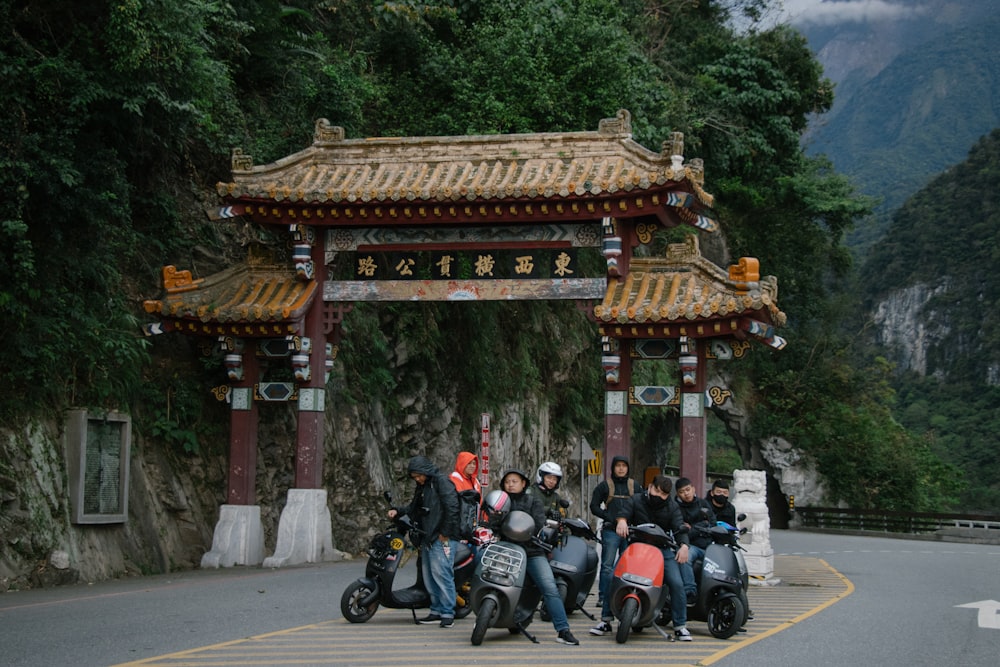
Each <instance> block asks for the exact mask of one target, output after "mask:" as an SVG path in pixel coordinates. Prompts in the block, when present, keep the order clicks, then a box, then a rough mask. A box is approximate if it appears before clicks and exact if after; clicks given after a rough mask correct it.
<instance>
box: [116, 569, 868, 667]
mask: <svg viewBox="0 0 1000 667" xmlns="http://www.w3.org/2000/svg"><path fill="white" fill-rule="evenodd" d="M774 563H775V576H776V577H777V578H779V579H780V580H781V583H780V584H779V585H777V586H753V585H752V586H751V587H750V590H749V593H748V596H749V599H750V606H751V608H752V609H753V612H754V620H752V621H750V622H749V623H748V624H747V632H746V633H740V634H737V635H736V636H734V637H732V638H731V639H728V640H722V639H715V638H714V637H712V636H711V635H710V634H709V633H708V629H707V628H706V627H705V624H704V623H702V622H698V621H690V622H689V623H688V628H689V629H690V630H691V633H692V634H693V635H694V641H692V642H667V641H665V640H664V638H663V637H662V636H661V635H660V633H659V632H657V631H656V630H655V629H654V628H647V629H645V630H644V631H643V632H641V633H637V634H636V633H633V634H630V635H629V639H628V641H627V642H626V643H625V644H618V643H617V642H616V641H615V639H614V637H613V636H610V637H609V636H605V637H593V636H591V635H590V634H588V629H589V627H590V625H592V623H591V622H590V620H589V619H587V618H586V617H584V616H583V615H582V614H580V613H579V612H577V613H575V614H573V615H572V616H570V622H571V624H572V626H573V627H572V630H573V633H574V634H575V635H576V636H577V637H578V638H579V639H580V641H581V645H580V646H565V645H562V644H559V643H557V642H556V641H555V631H554V630H553V629H552V625H551V624H550V623H542V622H541V621H539V620H537V619H536V620H535V622H534V623H532V624H531V626H530V627H529V630H530V631H531V632H532V633H533V634H534V635H535V636H536V637H537V638H538V640H539V642H540V643H539V644H532V643H531V642H529V641H528V640H527V639H525V638H524V637H520V636H517V635H511V634H510V633H508V632H507V631H506V630H490V631H489V632H488V633H487V635H486V639H485V640H484V642H483V645H482V646H479V647H475V646H471V645H470V643H469V637H470V635H471V633H472V626H473V621H474V617H471V616H470V617H469V618H467V619H463V620H461V621H457V622H456V623H455V627H453V628H450V629H441V628H438V627H437V626H419V625H414V623H413V620H412V615H411V614H410V612H408V611H405V610H390V609H379V610H378V613H376V615H375V616H374V618H372V620H370V621H369V622H368V623H363V624H351V623H347V622H346V621H344V620H343V619H339V618H338V619H334V620H329V621H324V622H321V623H316V624H313V625H307V626H302V627H298V628H289V629H287V630H280V631H278V632H272V633H267V634H262V635H257V636H254V637H248V638H241V639H236V640H233V641H228V642H223V643H220V644H214V645H211V646H204V647H200V648H195V649H189V650H186V651H179V652H177V653H171V654H169V655H162V656H157V657H151V658H145V659H142V660H137V661H134V662H128V663H123V664H121V665H117V666H116V667H138V666H140V665H143V666H152V667H227V666H229V665H241V666H250V665H273V666H279V665H317V666H319V665H337V666H350V667H383V666H384V665H392V666H393V667H407V666H410V665H412V666H414V667H417V666H424V665H435V666H437V665H441V664H450V663H453V662H455V660H456V658H457V656H461V662H462V663H464V664H469V665H505V666H506V665H509V664H510V663H511V662H517V661H520V662H522V663H524V664H531V665H535V666H538V667H567V666H572V667H578V666H579V665H589V664H608V663H612V664H628V665H629V667H646V665H648V666H649V667H691V666H693V665H698V666H704V665H711V664H713V663H715V662H717V661H719V660H721V659H722V658H724V657H726V656H729V655H732V654H733V653H735V652H736V651H739V650H740V649H741V648H743V647H745V646H748V645H750V644H753V643H755V642H758V641H760V640H762V639H764V638H766V637H770V636H772V635H774V634H777V633H778V632H781V631H782V630H785V629H787V628H789V627H791V626H793V625H794V624H796V623H798V622H800V621H802V620H803V619H805V618H808V617H810V616H812V615H814V614H817V613H819V612H821V611H822V610H824V609H826V608H827V607H829V606H830V605H832V604H834V603H836V602H837V601H839V600H842V599H843V598H845V597H847V596H848V595H850V594H851V593H852V592H854V585H853V584H852V583H851V582H850V581H849V580H848V579H847V578H846V577H844V576H843V575H841V574H840V573H839V572H837V571H836V570H834V569H833V568H832V567H830V565H829V564H828V563H826V562H825V561H823V560H821V559H819V558H811V557H804V556H775V559H774ZM591 599H593V598H591Z"/></svg>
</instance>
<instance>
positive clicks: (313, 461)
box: [295, 234, 326, 489]
mask: <svg viewBox="0 0 1000 667" xmlns="http://www.w3.org/2000/svg"><path fill="white" fill-rule="evenodd" d="M316 236H317V241H316V243H314V244H313V248H312V260H313V264H314V266H315V271H314V275H313V279H314V280H315V281H316V282H317V283H319V285H320V293H319V294H317V295H316V297H315V298H314V299H313V302H312V304H311V305H310V306H309V312H308V313H307V314H306V319H305V327H304V331H303V332H302V335H303V336H306V337H308V338H309V339H310V341H311V342H312V353H311V354H310V355H309V371H310V376H309V380H308V381H307V382H303V383H301V384H300V385H299V405H298V409H299V415H298V429H297V432H296V439H295V488H297V489H321V488H323V454H324V448H323V439H324V423H325V422H324V414H325V408H326V334H325V332H324V323H323V305H324V304H323V295H322V285H323V283H325V282H326V258H325V253H326V249H325V247H324V244H323V242H322V241H320V240H319V239H322V238H323V234H317V235H316Z"/></svg>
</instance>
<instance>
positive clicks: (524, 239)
mask: <svg viewBox="0 0 1000 667" xmlns="http://www.w3.org/2000/svg"><path fill="white" fill-rule="evenodd" d="M702 184H703V166H702V164H701V161H700V160H692V161H690V162H688V163H685V162H684V157H683V138H682V136H681V135H679V134H675V135H673V137H672V140H671V141H670V142H667V143H665V144H664V146H663V150H662V152H661V153H654V152H652V151H649V150H648V149H646V148H644V147H642V146H640V145H639V144H637V143H635V142H634V141H633V140H632V138H631V121H630V116H629V114H628V112H627V111H624V110H623V111H619V112H618V115H617V116H616V117H615V118H612V119H606V120H603V121H601V123H600V127H599V129H598V131H597V132H571V133H545V134H522V135H489V136H465V137H410V138H402V139H399V138H396V139H388V138H376V139H346V138H345V137H344V131H343V129H342V128H339V127H333V126H330V125H329V123H328V122H327V121H325V120H323V119H321V120H319V121H317V123H316V132H315V137H314V141H313V144H312V146H310V147H309V148H307V149H305V150H303V151H300V152H299V153H295V154H293V155H290V156H288V157H286V158H283V159H281V160H279V161H277V162H275V163H272V164H269V165H263V166H258V167H255V166H253V164H252V160H251V158H250V156H246V155H243V154H242V153H241V152H240V151H238V150H237V151H234V154H233V180H232V182H229V183H220V184H219V185H218V192H219V195H220V197H222V199H223V200H224V201H225V203H226V206H225V208H223V209H221V211H220V216H219V217H220V218H228V217H236V216H241V217H242V218H243V219H247V220H252V221H254V222H255V223H258V224H260V225H264V226H267V227H270V228H272V229H275V230H278V231H281V232H283V233H286V234H287V235H288V240H289V244H290V245H291V247H292V248H293V250H292V256H291V260H290V262H286V263H285V264H284V265H281V264H278V263H275V262H274V261H271V260H268V259H265V258H261V257H257V256H251V258H250V259H249V260H248V262H247V264H246V266H242V267H237V268H235V269H231V270H229V271H227V272H224V273H222V274H218V275H216V276H212V277H209V278H207V279H204V280H203V281H198V280H194V279H193V278H192V277H191V276H190V275H189V274H187V273H185V272H178V271H176V270H175V269H174V267H166V268H165V269H164V287H165V288H166V295H165V297H164V298H163V299H161V300H159V301H150V302H147V310H148V311H149V312H151V313H155V314H158V315H159V317H160V322H161V324H160V327H161V329H162V330H170V329H176V330H179V331H183V332H185V333H189V334H193V335H199V336H213V337H216V338H217V339H218V341H219V345H220V347H221V348H222V351H223V352H224V353H225V354H226V365H227V371H228V373H229V378H230V381H231V383H230V385H229V388H228V400H230V403H231V405H232V418H231V435H230V470H229V479H228V504H227V505H225V506H223V512H222V513H221V514H222V515H223V516H220V523H219V525H217V527H216V543H214V544H213V549H212V552H210V554H206V560H203V565H216V566H217V565H220V564H221V565H228V564H235V563H248V562H260V561H259V560H254V559H255V558H256V557H257V556H256V551H257V547H256V541H257V536H256V532H257V530H258V528H257V527H256V526H255V525H254V522H255V521H256V522H257V523H259V508H257V511H256V512H254V511H253V509H247V508H254V507H255V505H254V503H255V488H254V468H255V465H256V449H257V440H256V438H257V435H256V430H257V407H258V404H259V403H262V402H266V401H269V400H296V401H297V402H298V408H299V416H298V430H297V437H296V463H295V488H294V489H291V490H290V491H289V503H288V505H287V506H286V509H285V511H284V512H283V513H282V518H281V525H280V526H279V535H278V546H277V550H276V554H275V556H274V557H272V558H269V559H268V562H265V565H267V564H270V565H283V564H286V563H293V562H311V561H314V560H318V559H320V558H322V554H323V553H324V551H325V550H326V549H327V547H328V546H329V545H330V538H329V533H330V526H329V521H328V518H329V515H328V513H326V514H324V512H325V511H326V508H325V502H326V496H325V491H323V490H322V489H321V486H322V484H321V475H322V467H323V465H322V464H323V460H322V457H323V436H324V434H323V411H324V407H325V389H324V388H325V385H326V381H327V379H328V371H329V368H330V366H332V359H333V355H334V354H335V351H336V342H337V339H338V335H339V324H340V321H341V318H342V317H343V314H344V313H345V312H346V311H347V310H349V309H350V304H351V303H352V302H355V301H380V300H381V301H416V300H433V301H467V300H523V299H573V300H577V301H580V302H582V303H585V304H591V305H589V306H588V307H587V308H588V310H590V315H591V318H592V319H593V320H594V321H595V322H596V323H597V326H598V329H599V333H600V335H601V336H602V340H603V344H604V356H603V359H602V363H603V364H604V369H605V377H606V380H607V387H606V401H605V424H606V432H605V457H604V460H605V462H606V465H607V462H610V460H611V458H612V457H613V456H615V455H616V454H623V455H626V456H628V455H629V454H630V451H631V444H630V439H629V431H630V420H629V406H630V405H677V406H678V407H679V410H680V415H681V461H680V463H681V466H680V467H681V473H682V474H683V475H685V476H688V477H690V478H691V479H693V480H696V482H697V483H700V482H702V481H703V480H704V477H705V453H704V451H705V407H706V400H707V399H706V397H707V393H706V387H705V367H706V361H707V360H708V359H709V358H728V357H733V356H740V355H742V353H743V351H744V350H745V347H746V345H747V343H746V341H747V339H748V338H749V337H757V338H760V339H762V340H764V341H765V342H767V343H768V344H770V345H772V346H774V347H781V346H782V345H783V344H784V341H782V340H781V339H780V338H778V337H776V336H774V334H773V329H772V328H773V327H774V326H776V325H780V324H782V323H783V320H784V314H783V313H781V312H780V311H779V310H778V308H777V304H776V299H777V281H776V279H774V278H773V277H765V278H763V279H762V278H761V277H760V276H759V271H758V267H757V262H756V260H754V259H752V258H743V259H741V260H740V262H739V264H737V265H734V266H732V267H730V268H729V270H728V271H723V270H722V269H719V268H718V267H716V266H715V265H714V264H712V263H711V262H708V261H706V260H704V259H703V258H702V257H701V255H700V252H699V249H698V243H697V237H696V236H691V237H690V238H691V240H690V241H689V242H687V243H682V244H675V245H673V246H671V247H670V249H669V250H668V253H667V256H666V257H660V258H642V259H640V258H633V251H634V249H636V248H637V247H638V246H639V245H642V244H648V243H649V242H650V241H651V240H652V237H653V234H654V233H655V232H656V230H657V229H659V228H664V227H674V226H677V225H682V224H683V225H689V226H691V227H693V228H695V229H697V230H699V231H700V232H704V233H712V232H715V231H716V228H717V225H716V223H715V222H714V221H713V220H712V219H710V218H709V217H707V213H708V211H709V207H710V206H711V203H712V198H711V196H710V195H709V194H707V193H706V192H705V191H704V190H703V189H702ZM588 248H592V249H598V250H599V251H600V252H601V253H602V254H603V256H604V258H605V264H606V269H605V270H604V271H603V272H602V275H599V276H591V277H587V276H583V275H581V270H580V261H579V255H578V253H580V252H586V249H588ZM591 252H593V250H592V251H591ZM341 256H346V257H350V258H351V273H352V276H351V279H350V280H330V279H329V277H328V270H329V266H330V265H331V264H332V263H333V262H334V261H335V260H337V259H338V258H339V257H341ZM595 302H596V304H597V305H596V306H594V305H592V304H594V303H595ZM268 356H270V357H272V358H273V357H282V356H287V357H288V360H289V362H290V364H291V367H292V369H293V371H294V377H295V382H294V383H284V382H261V378H260V377H259V373H258V360H259V359H262V358H266V357H268ZM668 358H669V359H677V360H678V362H679V363H680V366H681V377H682V382H681V385H680V387H679V388H674V387H632V386H631V375H632V373H631V369H632V360H633V359H668ZM241 508H242V509H241ZM227 515H231V516H229V518H228V519H225V520H224V518H223V517H224V516H227ZM234 517H235V518H234ZM255 517H256V518H255ZM324 522H325V526H324V525H323V524H324ZM234 534H235V535H236V536H237V537H236V538H234V539H229V538H226V537H225V536H227V535H234ZM247 534H249V535H250V537H249V538H247V537H245V535H247ZM220 535H221V537H220ZM227 539H228V542H227ZM248 542H249V543H250V544H251V548H250V549H248V548H247V546H246V545H247V543H248ZM248 551H249V552H253V553H248Z"/></svg>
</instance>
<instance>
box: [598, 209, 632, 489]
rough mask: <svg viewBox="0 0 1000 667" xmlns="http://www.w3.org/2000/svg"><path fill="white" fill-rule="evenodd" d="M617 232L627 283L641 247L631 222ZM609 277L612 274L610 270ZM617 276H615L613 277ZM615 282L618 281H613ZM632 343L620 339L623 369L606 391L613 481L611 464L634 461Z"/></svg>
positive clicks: (607, 470) (617, 225)
mask: <svg viewBox="0 0 1000 667" xmlns="http://www.w3.org/2000/svg"><path fill="white" fill-rule="evenodd" d="M614 231H615V233H616V234H617V235H618V236H619V237H621V255H619V256H618V261H617V275H618V276H619V277H618V278H617V280H625V278H626V276H628V273H629V265H630V264H631V262H632V248H634V247H635V245H636V244H637V241H636V236H635V227H634V223H633V221H632V219H631V218H629V219H625V220H615V221H614ZM609 274H611V271H610V266H609ZM611 275H613V274H611ZM609 280H615V278H609ZM631 352H632V342H631V341H630V340H627V339H618V350H617V353H618V354H619V355H620V357H621V359H620V362H619V363H620V365H619V373H618V380H617V382H608V383H607V384H606V386H605V391H604V476H605V478H606V479H607V478H609V477H611V461H612V460H613V459H614V457H616V456H624V457H625V458H627V459H628V460H629V465H630V466H631V461H632V418H631V416H630V415H629V403H628V392H629V388H630V387H631V385H632V354H631Z"/></svg>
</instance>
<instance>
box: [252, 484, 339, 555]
mask: <svg viewBox="0 0 1000 667" xmlns="http://www.w3.org/2000/svg"><path fill="white" fill-rule="evenodd" d="M344 555H345V554H344V553H343V552H342V551H337V550H336V549H334V548H333V533H332V522H331V519H330V509H329V508H328V507H327V506H326V490H324V489H289V490H288V502H287V504H286V505H285V509H283V510H282V511H281V519H280V520H279V521H278V544H277V546H276V547H275V549H274V555H273V556H269V557H267V558H265V559H264V567H282V566H285V565H299V564H301V563H318V562H321V561H332V560H341V559H343V558H344Z"/></svg>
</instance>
